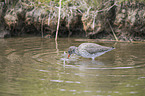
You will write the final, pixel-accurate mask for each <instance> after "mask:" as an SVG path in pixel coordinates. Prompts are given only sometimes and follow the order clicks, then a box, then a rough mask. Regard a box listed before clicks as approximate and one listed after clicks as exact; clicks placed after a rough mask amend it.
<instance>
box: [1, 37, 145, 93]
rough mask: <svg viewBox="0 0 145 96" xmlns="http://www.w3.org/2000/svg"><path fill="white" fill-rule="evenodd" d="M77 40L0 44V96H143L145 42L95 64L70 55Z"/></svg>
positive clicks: (128, 45)
mask: <svg viewBox="0 0 145 96" xmlns="http://www.w3.org/2000/svg"><path fill="white" fill-rule="evenodd" d="M81 43H83V42H79V41H75V39H67V38H65V39H64V38H63V39H59V40H58V42H57V43H56V42H55V41H54V39H41V38H39V37H31V38H8V39H0V44H1V45H0V96H144V94H145V43H136V44H133V43H115V42H113V43H110V42H96V43H99V44H101V45H103V46H108V47H109V46H115V48H116V49H115V50H112V51H110V52H108V53H106V54H104V55H102V56H100V57H97V58H96V59H95V61H92V60H91V59H85V58H83V57H78V56H76V55H72V56H71V57H70V59H69V60H68V59H66V55H67V54H65V53H64V52H67V49H68V47H69V46H72V45H76V46H78V45H79V44H81Z"/></svg>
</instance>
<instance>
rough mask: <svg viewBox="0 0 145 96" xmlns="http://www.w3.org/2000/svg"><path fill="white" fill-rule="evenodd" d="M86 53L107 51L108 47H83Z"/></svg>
mask: <svg viewBox="0 0 145 96" xmlns="http://www.w3.org/2000/svg"><path fill="white" fill-rule="evenodd" d="M85 50H86V51H87V52H88V53H90V54H95V53H98V52H104V51H107V50H108V49H106V48H103V49H99V48H97V49H96V48H87V49H85Z"/></svg>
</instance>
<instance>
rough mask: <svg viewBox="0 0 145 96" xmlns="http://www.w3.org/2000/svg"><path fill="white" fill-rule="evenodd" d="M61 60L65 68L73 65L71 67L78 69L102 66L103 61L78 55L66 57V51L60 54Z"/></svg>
mask: <svg viewBox="0 0 145 96" xmlns="http://www.w3.org/2000/svg"><path fill="white" fill-rule="evenodd" d="M62 57H63V58H61V60H62V61H63V66H64V67H65V68H68V67H73V68H79V69H81V70H82V69H89V68H92V69H93V68H96V67H97V68H98V67H102V66H104V63H103V62H100V61H97V60H91V59H86V58H80V56H77V55H75V54H74V55H72V56H71V58H69V59H68V58H67V53H66V52H64V54H62Z"/></svg>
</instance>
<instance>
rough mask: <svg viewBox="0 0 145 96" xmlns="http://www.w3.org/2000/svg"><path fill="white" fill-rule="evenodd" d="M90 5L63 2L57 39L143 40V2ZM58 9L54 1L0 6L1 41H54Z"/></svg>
mask: <svg viewBox="0 0 145 96" xmlns="http://www.w3.org/2000/svg"><path fill="white" fill-rule="evenodd" d="M16 1H17V0H16ZM93 1H94V2H95V3H94V2H90V1H82V0H77V1H71V2H69V1H63V2H62V9H61V20H60V28H59V34H58V35H59V37H86V38H93V39H96V38H97V39H102V38H103V39H104V38H105V39H106V38H107V39H110V40H114V39H115V38H114V34H115V35H116V37H117V39H119V40H121V41H135V40H139V41H142V40H144V39H145V4H144V2H143V1H142V2H141V1H140V2H138V1H136V0H132V1H123V2H121V1H117V0H110V1H108V0H103V1H101V2H100V1H96V0H93ZM14 5H15V6H14ZM58 6H59V3H58V2H54V1H50V2H47V3H46V2H30V1H29V2H26V1H24V2H22V1H21V0H19V1H17V2H15V4H13V2H8V3H7V2H1V3H0V8H1V10H0V14H1V15H0V17H1V19H0V21H1V22H0V37H1V38H3V37H8V36H23V35H39V36H42V35H43V36H44V37H48V38H53V37H54V36H55V32H56V26H57V19H58ZM113 32H114V34H113ZM43 36H42V37H43Z"/></svg>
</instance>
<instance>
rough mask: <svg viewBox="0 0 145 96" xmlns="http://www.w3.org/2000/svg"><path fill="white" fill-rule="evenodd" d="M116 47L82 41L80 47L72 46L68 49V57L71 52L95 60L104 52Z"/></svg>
mask: <svg viewBox="0 0 145 96" xmlns="http://www.w3.org/2000/svg"><path fill="white" fill-rule="evenodd" d="M113 49H115V48H114V47H106V46H101V45H98V44H95V43H82V44H80V45H79V46H78V47H76V46H71V47H69V50H68V58H69V57H70V55H71V54H77V55H78V56H82V57H85V58H92V60H94V59H95V58H96V57H98V56H100V55H103V54H104V53H106V52H108V51H111V50H113Z"/></svg>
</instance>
